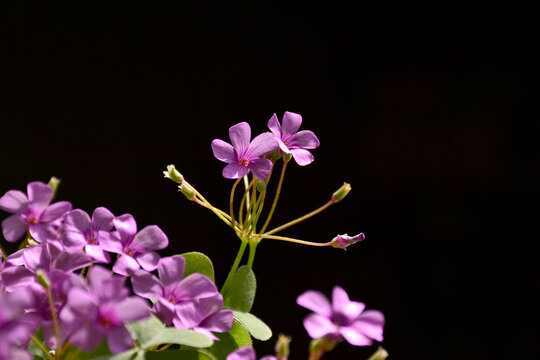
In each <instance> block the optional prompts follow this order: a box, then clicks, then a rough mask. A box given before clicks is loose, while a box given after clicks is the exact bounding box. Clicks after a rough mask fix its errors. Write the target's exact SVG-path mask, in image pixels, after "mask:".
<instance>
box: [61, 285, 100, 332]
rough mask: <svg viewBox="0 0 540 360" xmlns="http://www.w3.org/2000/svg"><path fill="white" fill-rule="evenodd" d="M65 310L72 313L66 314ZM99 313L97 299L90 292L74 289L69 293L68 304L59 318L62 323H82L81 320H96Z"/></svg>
mask: <svg viewBox="0 0 540 360" xmlns="http://www.w3.org/2000/svg"><path fill="white" fill-rule="evenodd" d="M64 309H69V310H71V312H66V313H64ZM97 313H98V308H97V305H96V299H95V298H94V297H93V296H92V295H91V294H90V293H89V292H88V291H86V290H84V289H81V288H77V287H74V288H72V289H71V290H70V291H69V293H68V295H67V300H66V304H65V305H64V308H62V311H60V315H59V316H60V319H61V320H62V321H65V322H66V323H70V322H73V321H80V319H81V318H94V317H96V316H97Z"/></svg>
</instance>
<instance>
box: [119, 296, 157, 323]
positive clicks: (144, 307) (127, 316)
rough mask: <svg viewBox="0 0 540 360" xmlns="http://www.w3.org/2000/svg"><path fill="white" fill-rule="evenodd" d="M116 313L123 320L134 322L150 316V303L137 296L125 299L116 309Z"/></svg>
mask: <svg viewBox="0 0 540 360" xmlns="http://www.w3.org/2000/svg"><path fill="white" fill-rule="evenodd" d="M114 312H115V315H116V316H117V317H118V319H120V320H121V321H122V322H128V323H129V322H133V321H137V320H141V319H144V318H147V317H149V316H150V309H149V308H148V303H147V302H146V301H145V300H143V299H141V298H138V297H136V296H132V297H130V298H127V299H125V300H124V301H122V302H121V303H119V304H118V305H116V308H115V310H114Z"/></svg>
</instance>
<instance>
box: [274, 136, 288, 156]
mask: <svg viewBox="0 0 540 360" xmlns="http://www.w3.org/2000/svg"><path fill="white" fill-rule="evenodd" d="M276 140H277V142H278V145H279V148H280V149H281V151H283V152H284V153H285V154H290V153H291V150H289V148H288V147H287V145H285V143H284V142H283V141H281V139H278V138H276Z"/></svg>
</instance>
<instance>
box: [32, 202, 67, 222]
mask: <svg viewBox="0 0 540 360" xmlns="http://www.w3.org/2000/svg"><path fill="white" fill-rule="evenodd" d="M70 210H71V203H70V202H67V201H59V202H57V203H54V204H51V205H50V206H48V207H47V208H46V209H45V211H44V212H43V214H42V215H41V218H40V221H42V222H51V221H54V220H56V219H59V218H61V217H62V216H64V215H65V214H66V213H67V212H68V211H70Z"/></svg>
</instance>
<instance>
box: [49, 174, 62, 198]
mask: <svg viewBox="0 0 540 360" xmlns="http://www.w3.org/2000/svg"><path fill="white" fill-rule="evenodd" d="M60 182H61V181H60V179H59V178H57V177H55V176H53V177H52V178H51V180H49V183H48V185H49V186H50V187H51V188H52V191H53V198H54V197H55V196H56V193H57V192H58V186H59V185H60Z"/></svg>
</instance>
